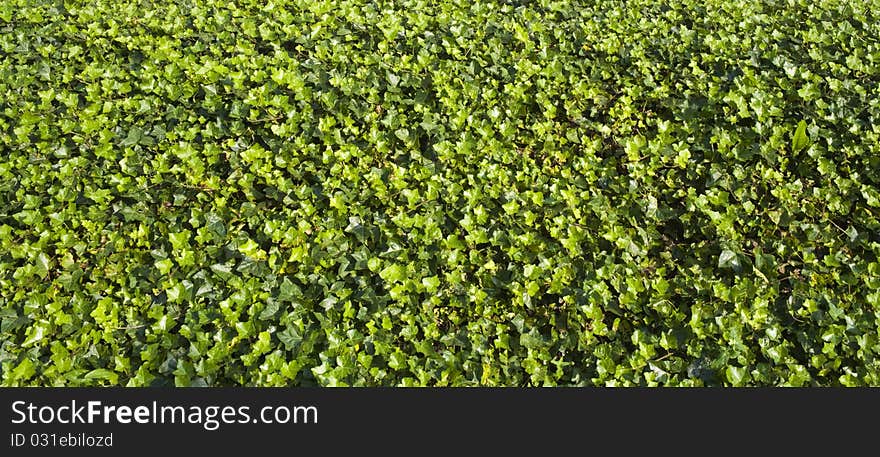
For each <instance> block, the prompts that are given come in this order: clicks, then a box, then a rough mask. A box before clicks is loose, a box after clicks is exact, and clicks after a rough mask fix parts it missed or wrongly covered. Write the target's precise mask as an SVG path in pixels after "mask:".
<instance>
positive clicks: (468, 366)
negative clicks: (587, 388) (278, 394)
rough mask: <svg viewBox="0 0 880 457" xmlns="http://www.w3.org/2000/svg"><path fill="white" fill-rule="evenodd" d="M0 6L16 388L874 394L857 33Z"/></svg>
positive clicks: (620, 12) (879, 219)
mask: <svg viewBox="0 0 880 457" xmlns="http://www.w3.org/2000/svg"><path fill="white" fill-rule="evenodd" d="M878 6H880V5H878V4H877V3H876V2H871V1H847V0H828V1H822V2H813V1H809V0H788V1H773V0H761V1H745V0H725V1H718V0H663V1H660V0H628V1H622V0H621V1H618V0H595V1H552V0H537V1H519V2H517V1H507V2H503V1H498V0H399V1H390V0H379V1H367V0H268V1H264V0H235V1H226V0H224V1H219V0H149V1H148V0H141V1H137V0H135V1H120V0H95V1H92V0H89V1H85V0H82V1H79V0H77V1H73V0H67V1H62V0H55V1H53V0H5V1H3V2H0V49H2V52H0V319H2V320H0V325H2V333H0V362H2V384H3V385H7V386H12V385H129V386H142V385H178V386H199V385H201V386H204V385H211V386H213V385H328V386H337V385H459V386H461V385H505V386H513V385H520V386H521V385H680V386H694V385H736V386H738V385H793V386H804V385H847V386H851V385H880V359H878V357H880V341H878V329H880V263H878V256H880V187H878V184H880V125H878V121H880V40H878V37H880V16H878V13H877V12H876V11H877V8H878Z"/></svg>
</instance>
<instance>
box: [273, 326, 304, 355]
mask: <svg viewBox="0 0 880 457" xmlns="http://www.w3.org/2000/svg"><path fill="white" fill-rule="evenodd" d="M277 335H278V339H279V340H280V341H281V343H283V344H284V347H286V348H287V350H288V351H294V350H296V349H297V348H298V347H299V345H300V343H301V342H302V340H303V339H302V337H301V336H300V334H299V332H297V331H296V329H295V328H293V327H291V326H288V327H287V328H286V329H284V330H283V331H281V332H278V333H277Z"/></svg>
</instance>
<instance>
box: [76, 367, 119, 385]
mask: <svg viewBox="0 0 880 457" xmlns="http://www.w3.org/2000/svg"><path fill="white" fill-rule="evenodd" d="M83 378H84V379H88V380H99V381H108V382H109V384H111V385H113V384H117V383H118V382H119V375H118V374H116V373H115V372H113V371H110V370H108V369H106V368H98V369H95V370H92V371H90V372H88V373H86V375H85V376H83Z"/></svg>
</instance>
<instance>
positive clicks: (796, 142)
mask: <svg viewBox="0 0 880 457" xmlns="http://www.w3.org/2000/svg"><path fill="white" fill-rule="evenodd" d="M809 145H810V138H809V137H808V136H807V122H806V121H803V120H801V121H800V122H799V123H798V126H797V129H796V130H795V131H794V135H793V136H792V138H791V152H793V153H797V152H800V151H801V150H802V149H804V148H806V147H807V146H809Z"/></svg>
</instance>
